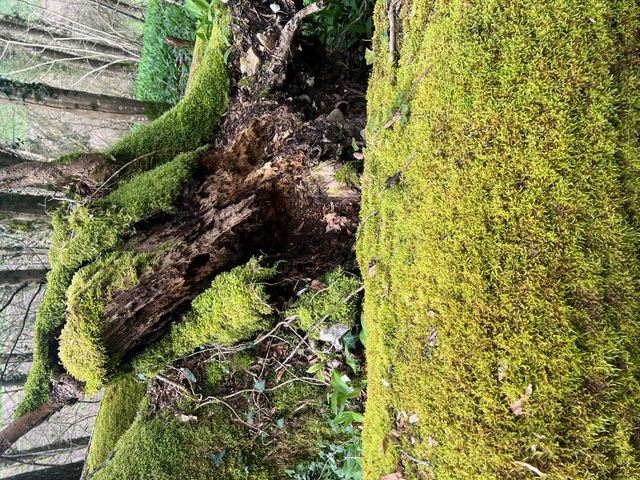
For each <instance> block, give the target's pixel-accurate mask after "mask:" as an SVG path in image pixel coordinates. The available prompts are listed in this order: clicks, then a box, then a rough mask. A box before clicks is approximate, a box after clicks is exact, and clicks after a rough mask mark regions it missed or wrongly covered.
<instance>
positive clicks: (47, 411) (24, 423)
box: [0, 402, 65, 454]
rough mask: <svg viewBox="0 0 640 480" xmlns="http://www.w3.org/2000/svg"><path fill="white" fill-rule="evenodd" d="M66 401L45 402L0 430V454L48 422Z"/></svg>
mask: <svg viewBox="0 0 640 480" xmlns="http://www.w3.org/2000/svg"><path fill="white" fill-rule="evenodd" d="M64 406H65V403H64V402H58V403H51V402H48V403H45V404H43V405H42V406H40V408H38V409H37V410H34V411H33V412H29V413H27V414H25V415H23V416H21V417H20V418H18V419H16V420H14V421H13V422H11V423H10V424H9V425H8V426H6V427H5V428H4V429H2V431H1V432H0V454H2V453H4V452H6V451H7V450H8V449H9V447H10V446H11V445H13V444H14V443H15V442H16V440H18V439H19V438H21V437H22V436H24V435H25V434H26V433H27V432H30V431H31V430H33V429H34V428H35V427H37V426H38V425H40V424H42V423H44V422H46V421H47V420H48V419H49V417H51V415H53V414H54V413H56V412H59V411H60V410H62V407H64Z"/></svg>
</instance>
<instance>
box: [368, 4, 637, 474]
mask: <svg viewBox="0 0 640 480" xmlns="http://www.w3.org/2000/svg"><path fill="white" fill-rule="evenodd" d="M392 4H393V2H392ZM385 7H386V5H385V3H384V2H383V3H378V4H377V13H376V21H377V31H376V35H375V41H374V47H375V54H376V60H375V66H374V72H373V75H372V78H371V82H370V89H369V93H368V100H369V105H370V109H369V124H368V139H369V145H368V148H367V151H366V154H365V157H366V168H365V173H364V178H363V210H362V213H361V216H362V219H363V222H364V225H363V228H362V230H361V233H360V242H359V246H358V256H359V261H360V265H361V268H362V270H363V271H364V272H368V274H366V273H365V275H364V276H365V280H366V299H365V316H366V326H367V332H368V345H367V356H368V360H369V389H368V395H369V401H368V404H367V410H366V416H365V432H364V465H365V478H367V479H376V480H377V479H379V478H380V476H381V475H383V474H387V473H390V472H394V471H396V469H397V468H398V465H400V466H401V467H402V468H403V469H404V477H405V478H438V479H441V480H442V479H460V478H478V479H479V478H483V479H505V478H534V477H535V476H542V475H546V476H548V478H554V479H577V478H593V479H595V478H598V479H605V478H606V479H611V478H616V479H628V478H637V476H638V471H640V452H639V448H640V436H639V435H638V428H639V425H640V385H639V384H638V375H639V373H640V372H639V371H638V365H639V360H640V347H639V341H640V328H639V327H640V324H639V320H640V257H639V256H638V226H639V224H638V221H639V219H640V217H639V216H638V210H637V205H638V195H639V191H640V184H639V179H640V175H639V173H640V171H639V170H640V155H639V151H638V137H637V131H638V123H639V122H638V120H639V118H640V116H639V112H638V104H639V103H638V98H639V94H640V90H639V88H638V87H639V82H640V75H639V73H640V69H639V61H640V58H639V57H638V56H637V54H636V52H637V50H638V39H639V38H640V36H639V26H640V24H639V12H640V9H639V8H638V7H639V5H638V3H637V2H634V1H625V0H622V1H617V0H616V1H609V2H599V1H589V0H588V1H586V2H584V1H580V2H578V1H573V0H560V1H544V2H540V1H509V2H506V1H504V2H502V1H487V2H468V1H463V0H460V1H451V2H444V1H439V0H437V1H435V2H431V1H414V2H410V3H409V2H407V3H402V4H401V7H400V6H398V7H397V8H396V7H393V6H392V7H390V8H391V10H390V11H387V10H385ZM390 17H391V18H393V19H394V21H393V22H391V25H390V22H389V18H390ZM390 29H391V30H392V33H393V34H391V33H390ZM390 50H391V52H392V53H391V54H390ZM405 415H406V416H405ZM407 417H408V418H409V419H412V420H413V421H410V420H409V421H408V420H407ZM392 429H395V431H396V432H400V433H401V435H400V437H399V441H400V443H399V444H396V443H394V441H393V439H394V438H395V437H394V436H393V435H391V431H392ZM403 452H406V453H403ZM407 454H408V455H407Z"/></svg>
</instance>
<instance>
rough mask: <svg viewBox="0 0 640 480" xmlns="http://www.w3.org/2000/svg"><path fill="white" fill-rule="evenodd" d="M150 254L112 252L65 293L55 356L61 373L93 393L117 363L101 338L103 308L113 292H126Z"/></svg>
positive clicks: (150, 259)
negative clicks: (57, 352)
mask: <svg viewBox="0 0 640 480" xmlns="http://www.w3.org/2000/svg"><path fill="white" fill-rule="evenodd" d="M154 257H155V255H154V254H152V253H147V254H140V255H134V254H132V253H128V252H127V253H122V252H115V253H112V254H110V255H107V256H105V257H102V258H100V259H99V260H97V261H95V262H93V263H91V264H89V265H87V266H86V267H83V268H81V269H80V270H78V272H77V273H76V274H75V275H74V277H73V280H72V282H71V285H70V286H69V290H68V291H67V321H66V323H65V325H64V328H63V329H62V333H61V335H60V351H59V356H60V360H61V361H62V364H63V365H64V367H65V369H66V370H67V371H68V372H69V373H70V374H71V375H73V376H74V377H75V378H77V379H79V380H82V381H84V382H86V386H85V389H86V391H87V393H95V392H97V391H98V390H99V389H100V388H101V387H102V385H103V384H104V382H105V381H106V380H107V378H108V375H109V374H110V373H111V372H112V370H113V368H114V366H115V365H117V364H118V363H119V361H120V359H119V358H114V356H113V355H110V353H109V352H108V351H107V349H106V348H105V346H104V344H103V343H102V334H103V332H104V329H105V328H106V326H107V324H106V322H105V318H104V316H105V314H106V306H107V305H108V303H109V301H110V300H111V297H112V296H113V294H114V293H115V291H117V290H120V291H124V290H129V289H130V288H132V287H133V286H134V285H136V284H137V283H138V276H139V275H140V274H141V273H142V272H143V271H144V270H145V269H147V268H148V267H149V266H150V265H151V264H152V262H153V259H154Z"/></svg>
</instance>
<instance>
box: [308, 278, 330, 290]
mask: <svg viewBox="0 0 640 480" xmlns="http://www.w3.org/2000/svg"><path fill="white" fill-rule="evenodd" d="M325 288H327V284H326V283H323V282H321V281H320V280H312V281H311V290H313V291H314V292H319V291H320V290H324V289H325Z"/></svg>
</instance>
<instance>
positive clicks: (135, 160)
mask: <svg viewBox="0 0 640 480" xmlns="http://www.w3.org/2000/svg"><path fill="white" fill-rule="evenodd" d="M172 150H174V151H175V150H178V149H177V148H163V149H162V150H155V151H153V152H149V153H145V154H144V155H142V156H140V157H138V158H134V159H133V160H131V161H130V162H127V163H125V164H124V165H123V166H122V167H120V168H119V169H118V170H116V171H115V172H114V173H113V175H111V176H110V177H109V178H107V179H106V180H105V181H104V183H103V184H102V185H100V186H99V187H98V188H96V190H95V192H93V193H92V194H91V195H89V197H88V198H89V199H90V198H93V197H94V196H95V195H96V194H97V193H98V192H99V191H100V190H102V188H103V187H104V186H105V185H107V184H108V183H109V182H110V181H111V180H112V179H113V177H115V176H116V175H118V174H119V173H120V172H122V171H123V170H124V169H125V168H127V167H128V166H129V165H131V164H132V163H134V162H137V161H138V160H142V159H143V158H147V157H150V156H151V155H155V154H157V153H164V152H170V151H172Z"/></svg>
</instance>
